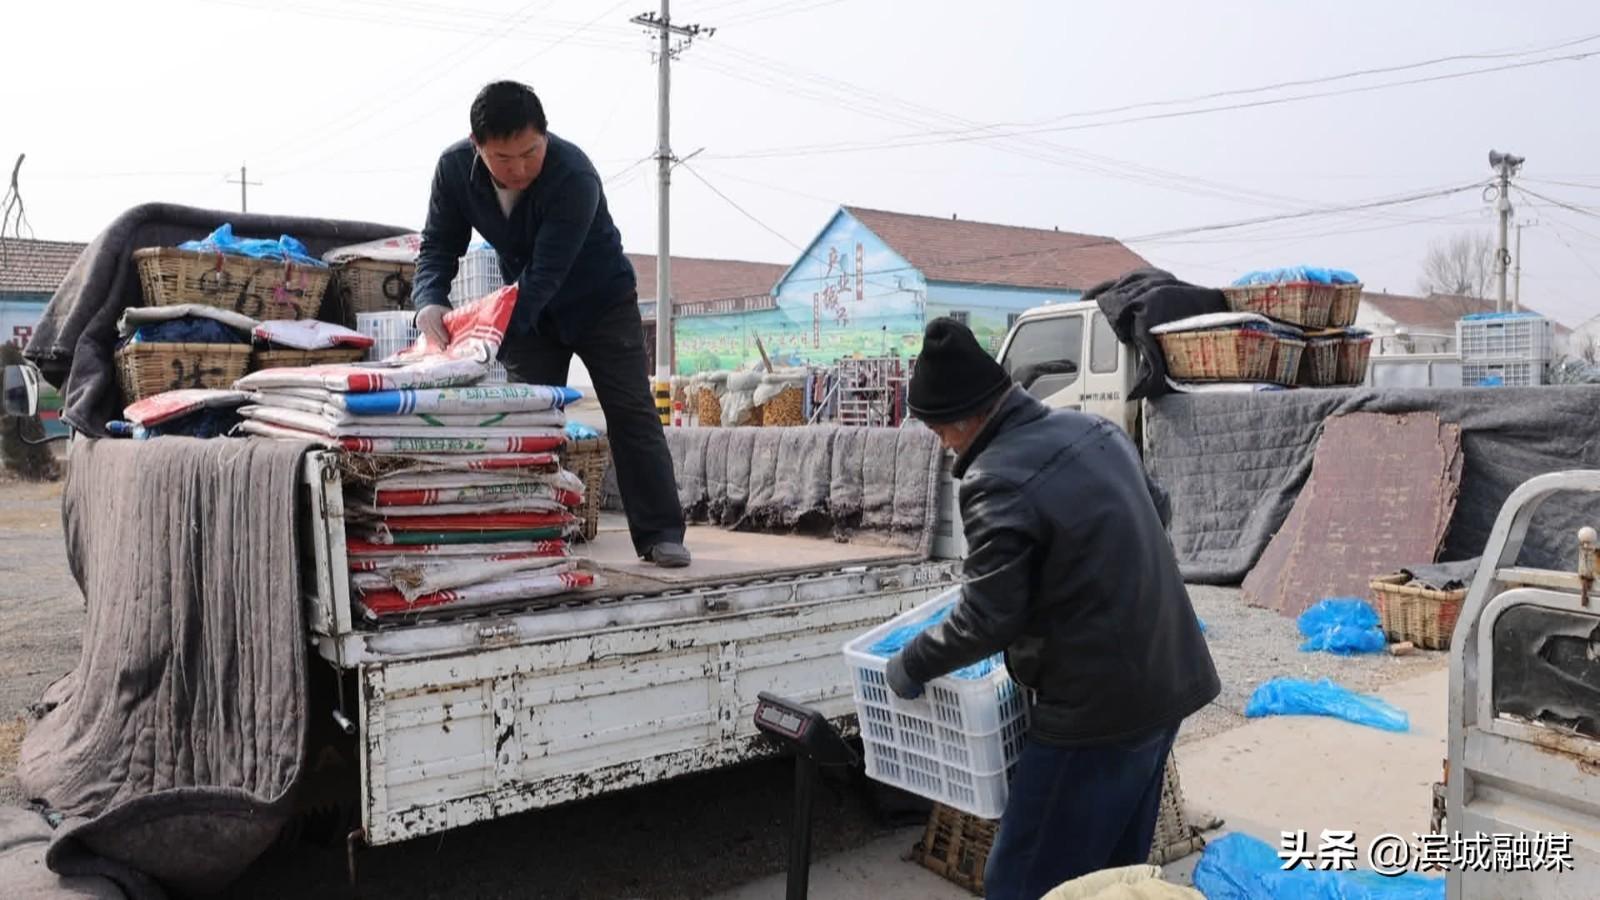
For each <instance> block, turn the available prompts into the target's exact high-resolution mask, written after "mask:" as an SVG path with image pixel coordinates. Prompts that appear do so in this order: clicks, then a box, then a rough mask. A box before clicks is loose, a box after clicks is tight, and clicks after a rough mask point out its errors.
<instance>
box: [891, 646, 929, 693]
mask: <svg viewBox="0 0 1600 900" xmlns="http://www.w3.org/2000/svg"><path fill="white" fill-rule="evenodd" d="M888 678H889V690H891V691H894V695H895V696H896V697H899V698H900V699H901V700H915V699H917V698H918V697H921V696H922V682H920V681H917V680H916V679H914V678H912V677H911V675H910V674H909V673H907V672H906V662H905V656H904V654H902V653H896V654H895V655H894V656H893V657H892V658H891V659H890V660H889V671H888Z"/></svg>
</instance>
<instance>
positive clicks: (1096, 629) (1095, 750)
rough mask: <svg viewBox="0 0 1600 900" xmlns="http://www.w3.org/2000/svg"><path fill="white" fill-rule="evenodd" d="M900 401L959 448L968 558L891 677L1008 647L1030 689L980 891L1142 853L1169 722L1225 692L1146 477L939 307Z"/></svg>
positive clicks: (998, 893) (1062, 877) (1046, 882)
mask: <svg viewBox="0 0 1600 900" xmlns="http://www.w3.org/2000/svg"><path fill="white" fill-rule="evenodd" d="M908 401H909V403H908V405H909V406H910V408H911V413H912V415H914V416H916V417H917V418H918V419H920V420H922V421H923V422H924V423H925V424H927V425H928V427H930V428H932V429H933V430H934V431H935V432H937V433H938V434H939V437H940V439H941V440H942V441H943V442H944V444H945V446H946V447H948V448H949V449H950V450H951V451H953V452H954V453H955V454H956V456H957V458H956V464H955V476H956V477H957V478H958V479H960V492H959V499H960V503H961V518H962V522H963V524H964V527H965V531H966V538H967V558H966V560H965V564H964V578H965V581H964V584H963V588H962V595H961V600H960V602H959V603H958V604H957V605H956V608H955V609H954V610H952V611H951V613H950V615H949V617H948V618H946V619H945V620H944V621H943V622H941V623H939V624H937V625H935V626H932V627H930V628H929V629H928V630H927V631H925V632H923V633H922V634H921V635H919V636H918V637H917V638H916V639H915V640H913V641H912V642H911V643H909V644H908V645H907V646H906V647H905V649H904V650H902V651H901V652H900V653H899V654H898V655H896V656H895V657H894V658H893V659H891V660H890V662H889V684H890V687H892V688H893V689H894V691H895V693H896V694H898V695H899V696H901V697H904V698H906V699H913V698H915V697H917V696H919V695H921V693H922V690H923V684H924V683H925V682H927V681H929V680H930V679H933V678H937V677H939V676H940V675H944V674H946V673H949V672H952V671H954V670H956V669H959V668H962V667H963V666H967V665H971V664H972V663H975V662H978V661H980V660H983V659H987V658H988V657H990V656H992V655H994V654H996V653H1001V652H1004V653H1005V660H1006V667H1007V669H1008V670H1009V671H1010V673H1011V676H1012V678H1013V679H1015V680H1016V681H1017V682H1018V684H1020V685H1022V686H1023V687H1024V688H1025V689H1026V690H1027V692H1028V695H1029V698H1030V710H1029V712H1030V726H1029V732H1028V737H1027V741H1026V744H1025V746H1024V748H1023V751H1022V755H1021V758H1020V759H1019V761H1018V763H1017V767H1016V770H1015V772H1014V774H1013V775H1012V780H1011V787H1010V801H1009V802H1008V803H1007V805H1006V810H1005V814H1004V815H1003V817H1002V818H1001V821H1000V829H999V832H998V834H997V835H996V837H995V841H994V846H993V848H992V849H991V851H990V854H989V862H988V867H987V869H986V871H985V874H984V888H985V894H986V896H987V897H988V900H1036V898H1038V897H1040V896H1042V895H1044V894H1046V893H1048V892H1049V891H1050V890H1052V889H1053V888H1055V887H1056V886H1058V885H1060V884H1061V883H1063V882H1065V881H1068V880H1071V879H1073V878H1076V877H1078V876H1080V875H1084V874H1087V873H1089V872H1094V871H1098V870H1100V869H1106V868H1114V867H1119V866H1126V865H1133V864H1137V863H1143V862H1145V861H1146V860H1147V859H1148V858H1149V856H1150V845H1151V842H1152V840H1153V838H1154V832H1155V825H1156V816H1157V813H1158V812H1159V809H1160V801H1161V784H1162V774H1163V772H1164V770H1165V766H1166V759H1167V754H1168V752H1169V751H1170V750H1171V749H1172V743H1173V741H1174V740H1175V738H1176V737H1177V733H1178V726H1179V724H1181V723H1182V721H1183V720H1184V718H1186V717H1187V716H1189V715H1190V714H1192V713H1194V712H1196V711H1197V710H1199V709H1201V708H1202V707H1204V706H1205V705H1206V704H1207V703H1209V702H1210V701H1211V700H1212V699H1214V698H1215V697H1216V696H1217V695H1218V694H1219V693H1220V692H1221V683H1220V681H1219V680H1218V678H1217V671H1216V667H1215V666H1214V665H1213V663H1212V660H1211V654H1210V651H1209V650H1207V648H1206V644H1205V638H1204V636H1203V635H1202V634H1201V632H1200V623H1199V620H1198V619H1197V618H1196V617H1195V613H1194V608H1193V606H1192V605H1191V604H1190V601H1189V595H1188V592H1187V591H1186V590H1185V589H1184V585H1183V577H1182V576H1181V575H1180V574H1179V572H1178V561H1177V558H1176V556H1175V554H1174V553H1173V550H1172V544H1171V542H1170V541H1169V540H1168V538H1167V534H1166V522H1165V521H1164V520H1165V515H1164V513H1163V512H1162V509H1163V507H1164V503H1163V501H1162V500H1160V499H1158V497H1160V496H1161V495H1160V492H1159V490H1158V489H1157V488H1156V487H1155V485H1154V484H1153V483H1152V482H1151V481H1150V480H1149V478H1148V477H1147V476H1146V474H1145V472H1144V467H1143V465H1142V463H1141V461H1140V459H1139V455H1138V452H1137V450H1136V449H1135V448H1134V446H1133V443H1132V441H1130V440H1129V439H1128V437H1127V435H1126V434H1125V433H1124V432H1123V431H1122V430H1121V429H1119V428H1117V427H1116V426H1115V425H1113V424H1111V423H1110V422H1108V421H1107V420H1105V419H1102V418H1100V417H1098V416H1093V415H1088V414H1085V413H1081V412H1076V411H1070V410H1053V411H1052V410H1050V409H1048V408H1047V407H1045V406H1044V404H1042V403H1040V402H1039V401H1038V400H1036V399H1034V398H1033V397H1032V396H1031V395H1029V394H1028V393H1027V391H1025V390H1023V389H1022V388H1021V387H1020V386H1017V385H1016V384H1015V383H1013V381H1012V379H1011V376H1010V375H1009V374H1008V373H1007V372H1006V370H1005V369H1004V368H1002V367H1001V366H1000V364H999V363H997V362H995V361H994V360H993V359H992V358H990V356H989V354H988V353H986V352H984V350H983V348H982V347H980V346H979V345H978V341H977V339H976V338H974V337H973V335H972V332H971V331H969V330H967V328H966V326H964V325H962V324H960V323H959V322H956V321H955V320H953V319H943V318H941V319H935V320H934V321H932V322H929V323H928V327H927V331H926V333H925V335H924V336H923V344H922V353H921V355H920V356H919V357H918V359H917V365H916V369H915V371H914V372H913V374H912V376H911V385H910V389H909V396H908Z"/></svg>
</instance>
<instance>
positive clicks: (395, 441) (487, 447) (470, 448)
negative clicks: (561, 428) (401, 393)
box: [239, 419, 566, 465]
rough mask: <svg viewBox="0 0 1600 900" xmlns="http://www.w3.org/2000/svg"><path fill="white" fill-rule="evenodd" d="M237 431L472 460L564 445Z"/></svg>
mask: <svg viewBox="0 0 1600 900" xmlns="http://www.w3.org/2000/svg"><path fill="white" fill-rule="evenodd" d="M239 430H240V431H242V432H243V433H245V434H249V435H254V436H256V437H270V438H280V439H283V440H292V441H310V442H311V443H314V444H318V445H320V446H323V447H327V448H328V449H330V450H345V451H348V452H350V453H399V454H410V453H419V454H451V453H460V454H467V455H475V456H481V455H494V456H499V455H504V454H523V453H544V452H547V451H550V450H555V449H557V448H559V447H560V446H561V445H562V444H564V443H566V434H565V432H554V433H551V434H549V435H544V434H534V433H531V432H534V431H535V429H527V430H526V432H524V433H523V434H521V435H519V436H502V437H376V438H371V437H334V436H330V435H327V434H319V433H318V432H315V431H305V430H301V429H298V428H288V427H285V426H282V425H274V424H272V423H270V422H262V421H257V420H253V419H246V420H245V421H244V422H242V423H240V425H239ZM477 462H478V463H479V464H480V465H492V464H493V463H492V462H485V461H482V460H479V461H477Z"/></svg>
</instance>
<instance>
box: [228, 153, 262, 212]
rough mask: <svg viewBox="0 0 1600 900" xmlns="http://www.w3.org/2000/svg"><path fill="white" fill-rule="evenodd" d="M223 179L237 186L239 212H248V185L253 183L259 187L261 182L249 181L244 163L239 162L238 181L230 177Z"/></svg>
mask: <svg viewBox="0 0 1600 900" xmlns="http://www.w3.org/2000/svg"><path fill="white" fill-rule="evenodd" d="M223 181H226V182H227V183H228V184H237V185H238V186H239V212H249V211H250V195H249V194H247V193H246V191H248V190H249V189H250V185H252V184H253V185H255V186H256V187H260V186H261V182H259V181H251V180H250V179H249V178H247V177H246V175H245V167H244V163H240V164H239V180H238V181H234V180H233V179H232V178H224V179H223Z"/></svg>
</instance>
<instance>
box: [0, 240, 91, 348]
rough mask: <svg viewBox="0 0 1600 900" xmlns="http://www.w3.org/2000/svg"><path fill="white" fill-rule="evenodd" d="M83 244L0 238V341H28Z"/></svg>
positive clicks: (23, 343)
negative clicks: (46, 305)
mask: <svg viewBox="0 0 1600 900" xmlns="http://www.w3.org/2000/svg"><path fill="white" fill-rule="evenodd" d="M85 246H86V245H85V244H78V243H74V242H71V241H34V240H27V239H24V238H0V342H6V343H13V344H16V345H17V346H19V347H21V346H23V345H25V344H27V343H28V338H29V337H30V336H32V334H33V326H34V325H35V324H36V323H37V322H38V321H39V316H40V315H42V314H43V313H44V307H45V304H47V303H49V302H50V297H51V295H53V294H55V292H56V288H58V287H60V286H61V281H62V279H64V278H66V277H67V270H68V269H70V268H72V264H73V263H74V262H76V261H77V259H78V255H79V254H81V253H82V252H83V248H84V247H85Z"/></svg>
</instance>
